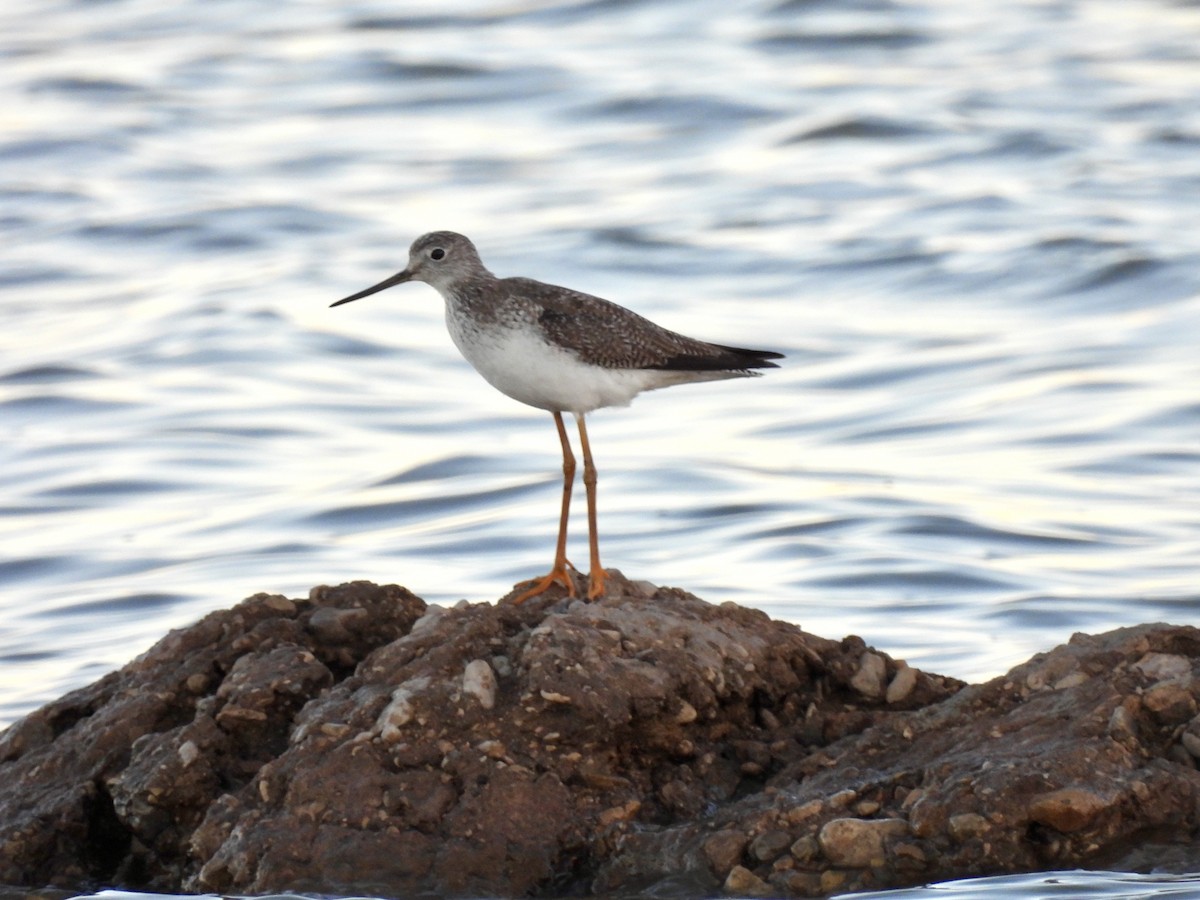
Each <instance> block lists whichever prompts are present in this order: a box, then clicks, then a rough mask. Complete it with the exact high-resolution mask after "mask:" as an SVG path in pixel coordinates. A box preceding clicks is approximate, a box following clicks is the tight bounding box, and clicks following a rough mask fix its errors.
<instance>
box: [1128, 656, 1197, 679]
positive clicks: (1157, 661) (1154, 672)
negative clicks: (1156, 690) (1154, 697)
mask: <svg viewBox="0 0 1200 900" xmlns="http://www.w3.org/2000/svg"><path fill="white" fill-rule="evenodd" d="M1133 668H1134V669H1136V670H1137V671H1139V672H1141V673H1142V674H1143V675H1145V676H1146V677H1147V678H1151V679H1153V680H1154V681H1164V680H1168V679H1172V678H1182V677H1183V676H1185V675H1189V674H1191V671H1192V660H1191V659H1189V658H1188V657H1186V656H1181V655H1180V654H1178V653H1156V652H1151V653H1147V654H1145V655H1144V656H1142V657H1141V658H1140V659H1139V660H1138V661H1137V662H1135V663H1134V664H1133Z"/></svg>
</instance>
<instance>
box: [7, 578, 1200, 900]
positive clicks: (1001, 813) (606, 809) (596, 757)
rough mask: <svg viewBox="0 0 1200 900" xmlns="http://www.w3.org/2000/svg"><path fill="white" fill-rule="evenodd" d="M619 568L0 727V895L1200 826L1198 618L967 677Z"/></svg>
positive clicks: (110, 689)
mask: <svg viewBox="0 0 1200 900" xmlns="http://www.w3.org/2000/svg"><path fill="white" fill-rule="evenodd" d="M612 586H613V588H614V590H613V591H612V594H611V595H610V596H609V597H608V598H607V599H605V600H603V601H602V602H599V603H594V604H588V603H583V602H580V601H572V600H567V599H561V598H555V597H553V596H552V597H550V598H546V599H539V600H536V601H530V602H528V603H525V604H523V605H520V606H514V605H512V604H511V603H507V602H501V603H499V604H497V605H490V604H474V605H473V604H467V603H465V602H464V603H461V604H459V605H458V606H456V607H454V608H451V609H442V608H439V607H426V605H425V604H424V603H423V602H422V601H421V600H420V599H419V598H417V597H415V596H413V595H412V594H411V593H409V592H408V591H406V590H404V589H403V588H399V587H395V586H387V587H378V586H376V585H372V584H369V583H365V582H360V583H354V584H349V585H342V586H340V587H337V588H324V587H323V588H317V589H314V591H313V592H312V595H311V596H310V597H309V598H307V599H304V600H289V599H287V598H284V597H279V596H267V595H259V596H256V597H252V598H250V599H249V600H247V601H245V602H244V603H242V604H240V605H239V606H237V607H235V608H233V609H231V610H227V611H223V612H218V613H213V614H212V615H210V616H208V617H206V618H205V619H203V620H202V621H201V622H199V623H197V624H196V625H193V626H191V627H190V628H187V629H183V630H180V631H177V632H172V633H171V634H170V635H168V636H167V637H166V638H164V639H163V640H162V641H161V642H159V644H158V645H156V646H155V647H154V648H152V649H151V650H149V651H147V652H146V653H145V654H144V655H143V656H141V657H139V658H138V659H137V660H135V661H134V662H132V663H130V664H129V665H128V666H126V667H125V668H124V669H122V670H121V671H119V672H116V673H113V674H111V675H109V676H107V677H105V678H104V679H101V680H100V681H99V682H97V683H95V684H94V685H91V686H90V687H87V688H84V689H82V690H80V691H76V692H74V693H72V694H70V695H68V696H66V697H64V698H62V699H61V700H58V701H56V702H54V703H51V704H49V705H48V706H46V707H44V708H43V709H41V710H39V711H37V712H35V713H33V714H31V715H30V716H28V717H27V718H26V719H24V720H22V721H21V722H19V723H17V724H16V725H14V726H13V727H12V728H11V729H9V730H8V731H7V732H6V733H5V734H4V735H3V736H2V737H0V882H4V883H8V884H16V885H29V886H40V885H44V884H52V885H57V886H61V887H66V888H70V889H86V888H91V887H95V886H100V885H118V886H122V887H126V888H134V889H144V890H155V891H170V892H177V891H180V890H188V891H206V892H224V893H269V892H279V891H309V892H319V893H326V894H371V895H376V896H397V897H399V896H407V895H411V894H414V893H437V894H441V895H467V894H471V895H476V896H478V895H481V894H488V895H505V896H516V895H523V894H530V893H553V894H558V895H572V894H587V893H601V892H605V893H608V892H617V891H628V890H632V889H636V888H639V887H645V886H647V885H651V884H655V883H659V882H672V883H675V884H678V885H681V886H687V889H689V890H692V891H694V892H707V893H712V892H714V891H715V890H717V889H719V888H721V887H722V886H723V887H724V889H725V890H726V891H728V892H730V893H736V894H739V895H754V894H771V895H781V894H790V895H795V896H819V895H822V894H827V893H831V892H833V891H841V890H849V889H855V888H866V887H882V886H898V885H903V884H912V883H923V882H927V881H931V880H939V879H945V878H950V877H956V876H962V875H969V874H981V873H999V872H1016V871H1032V870H1041V869H1046V868H1063V867H1074V866H1088V867H1093V868H1095V867H1103V866H1105V865H1116V866H1125V867H1131V868H1133V867H1137V866H1139V865H1142V866H1144V865H1149V864H1155V863H1162V862H1164V861H1165V862H1166V863H1167V864H1168V865H1169V861H1170V858H1171V857H1172V853H1177V851H1178V847H1179V846H1180V845H1181V843H1182V845H1184V846H1187V845H1188V842H1190V841H1192V840H1193V836H1194V833H1195V831H1196V828H1197V825H1198V824H1200V773H1197V771H1196V769H1195V764H1194V762H1193V760H1194V758H1195V757H1196V756H1200V719H1198V718H1197V715H1196V713H1197V698H1198V697H1200V681H1198V680H1197V679H1196V676H1195V674H1194V672H1195V671H1196V666H1197V664H1198V663H1200V659H1198V658H1200V631H1197V630H1195V629H1191V628H1183V627H1171V626H1165V625H1147V626H1141V627H1139V628H1133V629H1124V630H1121V631H1116V632H1112V633H1110V634H1107V635H1102V636H1099V637H1084V636H1077V637H1076V638H1074V639H1072V641H1071V643H1069V644H1068V645H1066V646H1063V647H1060V648H1058V649H1056V650H1054V651H1053V652H1051V653H1049V654H1045V655H1043V656H1039V657H1036V658H1035V659H1033V660H1031V661H1030V662H1029V663H1026V664H1025V665H1023V666H1020V667H1018V668H1017V669H1014V670H1013V671H1012V672H1011V673H1009V674H1008V675H1007V676H1004V677H1002V678H998V679H995V680H993V681H991V682H988V683H987V684H983V685H978V686H972V687H964V686H963V685H961V684H960V683H958V682H956V681H954V680H952V679H948V678H942V677H938V676H933V675H928V674H926V673H923V672H919V671H917V670H915V669H912V668H909V667H907V666H906V665H905V664H904V663H903V662H898V661H895V660H892V659H890V658H889V657H888V656H887V655H886V654H883V653H880V652H878V651H875V650H872V649H870V648H868V647H866V646H865V645H864V644H863V642H862V641H861V640H859V639H857V638H853V637H851V638H846V639H845V640H842V641H831V640H827V639H823V638H819V637H815V636H813V635H809V634H806V633H805V632H803V631H801V630H800V629H799V628H797V627H795V626H793V625H790V624H788V623H784V622H778V621H772V620H771V619H770V618H769V617H767V616H766V615H765V614H764V613H761V612H757V611H753V610H749V609H744V608H741V607H737V606H735V605H732V604H724V605H721V606H712V605H710V604H707V603H704V602H703V601H701V600H699V599H697V598H695V597H692V596H690V595H688V594H686V593H684V592H681V591H676V590H670V589H656V588H653V587H651V586H648V585H644V584H637V583H631V582H628V581H625V580H624V579H621V578H619V577H614V580H613V582H612ZM1166 839H1169V841H1170V842H1171V843H1173V844H1174V845H1175V848H1174V849H1172V847H1169V846H1167V844H1166V842H1165V840H1166ZM1178 855H1179V858H1180V859H1187V855H1186V854H1178Z"/></svg>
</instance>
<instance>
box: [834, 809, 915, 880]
mask: <svg viewBox="0 0 1200 900" xmlns="http://www.w3.org/2000/svg"><path fill="white" fill-rule="evenodd" d="M908 830H909V826H908V822H906V821H905V820H904V819H850V818H847V819H833V820H832V821H830V822H826V823H825V825H824V826H823V827H822V828H821V831H820V833H819V834H818V835H817V842H818V843H819V844H820V846H821V852H822V853H824V854H825V857H826V858H827V859H828V860H829V861H830V862H831V863H832V864H833V865H835V866H839V867H855V868H866V867H876V866H882V865H883V863H884V838H887V837H895V836H899V835H903V834H907V833H908Z"/></svg>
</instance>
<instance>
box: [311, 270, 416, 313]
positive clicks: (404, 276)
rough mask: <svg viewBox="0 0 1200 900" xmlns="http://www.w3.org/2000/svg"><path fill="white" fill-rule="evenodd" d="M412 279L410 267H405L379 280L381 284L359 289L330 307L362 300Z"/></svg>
mask: <svg viewBox="0 0 1200 900" xmlns="http://www.w3.org/2000/svg"><path fill="white" fill-rule="evenodd" d="M411 280H412V274H411V273H410V272H409V271H408V269H405V270H404V271H403V272H397V273H396V274H395V275H393V276H392V277H391V278H385V279H384V280H383V281H381V282H379V284H376V285H372V286H371V287H369V288H367V289H366V290H365V291H359V292H358V293H357V294H351V295H350V296H349V297H343V298H342V299H341V300H339V301H338V302H337V303H330V304H329V307H330V308H331V309H332V308H333V307H335V306H341V305H342V304H343V303H349V302H350V301H351V300H361V299H362V298H363V297H370V296H371V295H372V294H378V293H379V292H380V291H382V290H386V289H387V288H390V287H392V286H393V285H397V284H404V282H406V281H411Z"/></svg>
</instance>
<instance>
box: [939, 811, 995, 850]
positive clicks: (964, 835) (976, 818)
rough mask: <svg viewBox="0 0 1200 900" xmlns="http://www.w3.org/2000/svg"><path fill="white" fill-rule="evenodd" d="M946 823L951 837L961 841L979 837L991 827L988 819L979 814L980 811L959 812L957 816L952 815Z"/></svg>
mask: <svg viewBox="0 0 1200 900" xmlns="http://www.w3.org/2000/svg"><path fill="white" fill-rule="evenodd" d="M946 825H947V829H948V831H949V833H950V837H952V838H954V840H956V841H959V842H960V843H961V842H962V841H967V840H970V839H971V838H974V837H979V836H980V835H981V834H983V833H984V832H985V831H987V830H988V828H989V827H990V823H989V822H988V820H987V819H985V818H984V817H983V816H981V815H979V813H959V814H958V815H956V816H951V817H950V819H949V821H948V822H947V823H946Z"/></svg>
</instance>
